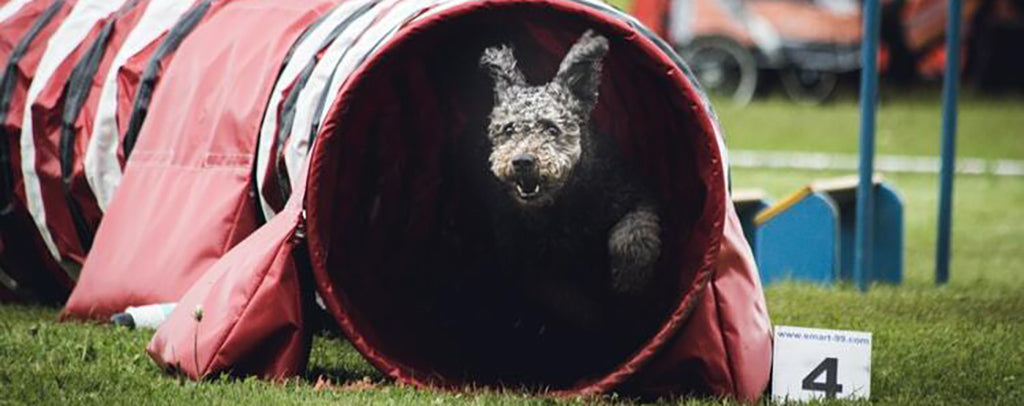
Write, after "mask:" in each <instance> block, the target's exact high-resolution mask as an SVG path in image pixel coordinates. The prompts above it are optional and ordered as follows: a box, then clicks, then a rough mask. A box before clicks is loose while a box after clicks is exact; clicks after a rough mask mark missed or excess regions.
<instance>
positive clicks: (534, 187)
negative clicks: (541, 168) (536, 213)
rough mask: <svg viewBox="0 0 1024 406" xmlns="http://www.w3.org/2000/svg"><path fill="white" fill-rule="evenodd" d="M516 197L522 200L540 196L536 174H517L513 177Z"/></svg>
mask: <svg viewBox="0 0 1024 406" xmlns="http://www.w3.org/2000/svg"><path fill="white" fill-rule="evenodd" d="M513 185H514V186H515V190H516V197H518V198H520V199H522V200H523V201H531V200H534V199H536V198H538V197H540V196H541V194H542V190H541V182H540V178H539V177H538V176H536V175H519V176H516V177H515V179H513Z"/></svg>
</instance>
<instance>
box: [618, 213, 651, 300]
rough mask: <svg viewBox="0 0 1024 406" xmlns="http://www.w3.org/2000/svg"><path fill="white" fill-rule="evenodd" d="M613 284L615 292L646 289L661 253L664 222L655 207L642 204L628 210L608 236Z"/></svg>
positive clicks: (637, 291)
mask: <svg viewBox="0 0 1024 406" xmlns="http://www.w3.org/2000/svg"><path fill="white" fill-rule="evenodd" d="M608 252H609V259H610V260H611V285H612V289H613V290H615V292H618V293H622V294H630V295H635V294H639V293H640V292H643V290H644V289H645V288H646V287H647V284H648V283H649V282H650V280H651V278H652V276H653V275H654V266H655V264H656V263H657V262H658V257H659V256H661V224H660V219H659V217H658V214H657V213H656V212H655V211H654V208H652V207H648V206H641V207H638V208H637V209H635V210H633V211H631V212H629V213H627V214H626V215H625V216H623V217H622V219H620V220H619V222H618V223H616V224H615V226H613V227H612V230H611V233H610V235H609V236H608Z"/></svg>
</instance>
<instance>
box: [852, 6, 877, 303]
mask: <svg viewBox="0 0 1024 406" xmlns="http://www.w3.org/2000/svg"><path fill="white" fill-rule="evenodd" d="M878 2H879V0H865V1H864V29H863V32H864V35H863V42H862V43H861V48H860V49H861V51H860V53H861V70H860V183H859V184H858V185H857V227H856V230H855V233H856V234H855V238H856V246H855V247H854V266H853V282H854V283H855V284H856V285H857V287H858V288H860V290H861V291H862V292H866V291H867V290H868V282H869V280H870V279H871V267H872V262H871V246H872V245H871V244H872V233H873V232H874V230H873V227H872V225H873V224H874V222H875V213H874V211H875V210H874V209H875V205H874V203H875V199H874V183H873V182H872V179H871V177H872V175H873V174H874V168H875V109H876V107H877V102H878V61H877V59H878V31H879V28H878V26H879V20H881V19H882V16H881V10H880V9H879V5H878Z"/></svg>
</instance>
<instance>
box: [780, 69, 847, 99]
mask: <svg viewBox="0 0 1024 406" xmlns="http://www.w3.org/2000/svg"><path fill="white" fill-rule="evenodd" d="M781 80H782V87H783V89H785V90H786V94H787V95H789V98H790V99H792V100H793V101H796V102H798V103H805V104H821V103H824V102H825V101H826V100H828V98H829V97H831V96H832V92H834V91H835V90H836V83H837V82H838V81H839V75H837V74H836V73H835V72H826V71H820V70H811V69H800V68H786V69H783V70H782V73H781Z"/></svg>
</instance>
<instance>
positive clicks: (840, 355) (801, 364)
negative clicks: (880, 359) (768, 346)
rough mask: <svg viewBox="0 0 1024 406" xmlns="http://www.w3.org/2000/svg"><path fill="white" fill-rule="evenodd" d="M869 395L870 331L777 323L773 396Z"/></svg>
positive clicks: (845, 396)
mask: <svg viewBox="0 0 1024 406" xmlns="http://www.w3.org/2000/svg"><path fill="white" fill-rule="evenodd" d="M870 395H871V333H866V332H861V331H840V330H823V329H816V328H803V327H789V326H776V327H775V350H774V353H773V357H772V398H774V399H775V400H777V401H784V400H810V399H819V398H828V399H843V398H847V399H848V398H865V399H867V398H868V397H869V396H870Z"/></svg>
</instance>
